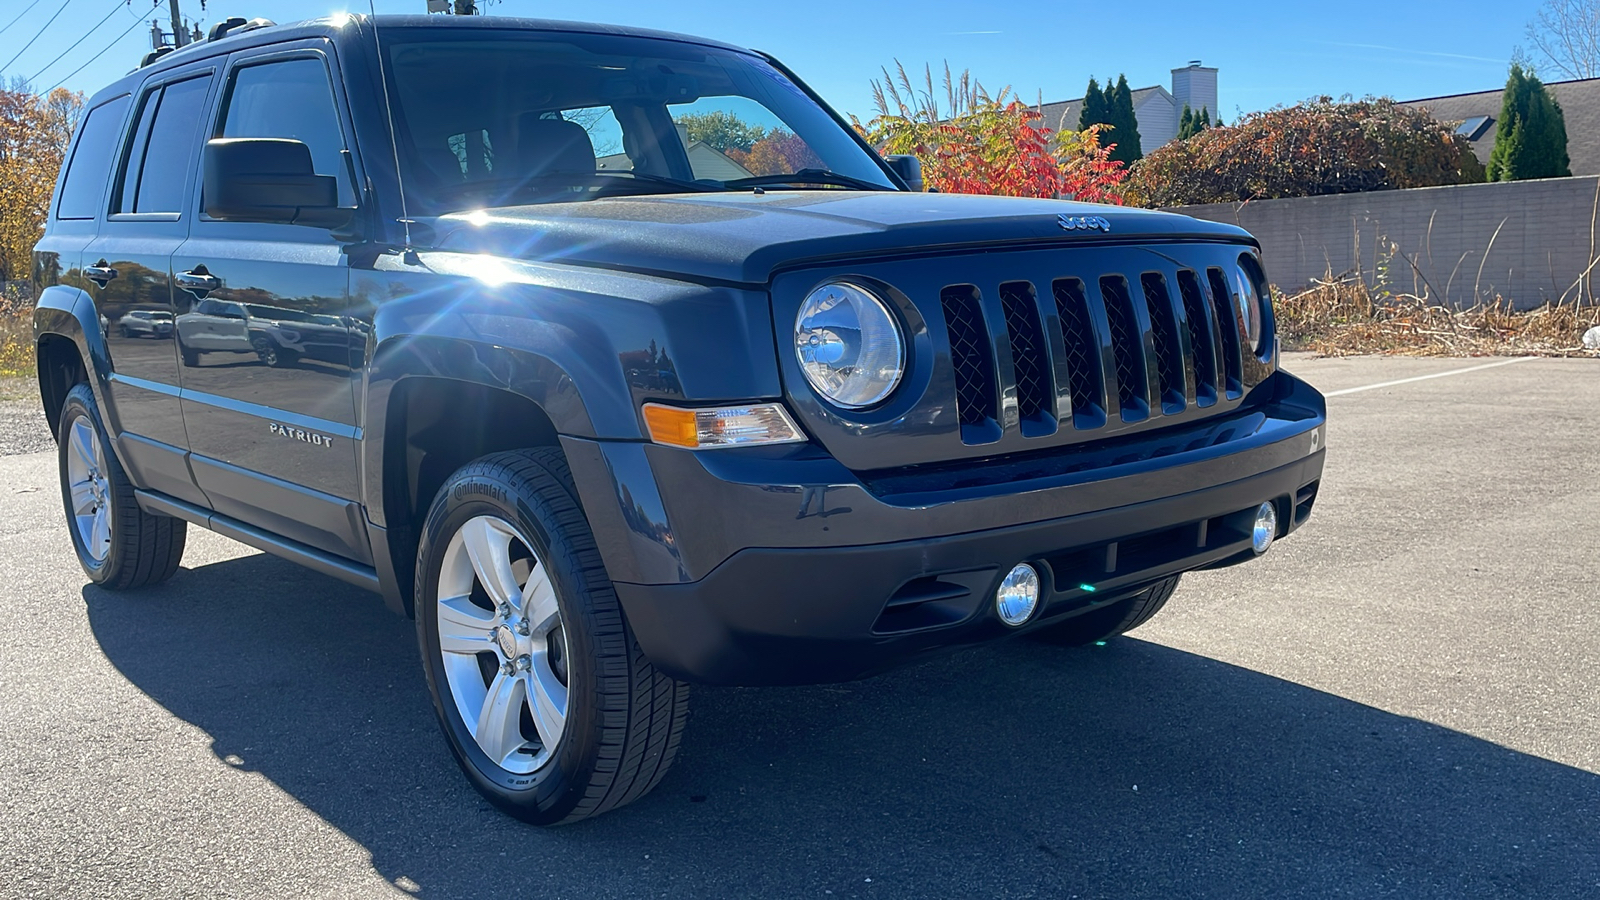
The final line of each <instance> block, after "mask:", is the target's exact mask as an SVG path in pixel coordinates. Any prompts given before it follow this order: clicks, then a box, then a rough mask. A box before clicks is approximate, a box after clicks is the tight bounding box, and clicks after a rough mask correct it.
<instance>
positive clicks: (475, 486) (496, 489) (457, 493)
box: [450, 481, 506, 503]
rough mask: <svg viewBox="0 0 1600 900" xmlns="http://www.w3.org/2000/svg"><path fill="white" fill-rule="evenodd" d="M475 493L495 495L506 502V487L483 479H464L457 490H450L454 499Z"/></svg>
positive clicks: (494, 496)
mask: <svg viewBox="0 0 1600 900" xmlns="http://www.w3.org/2000/svg"><path fill="white" fill-rule="evenodd" d="M473 494H477V495H480V496H484V497H493V498H494V499H495V500H498V501H499V502H501V503H504V502H506V490H505V488H503V487H501V486H500V485H498V484H492V483H486V482H482V481H464V482H462V483H460V484H458V485H456V488H455V490H454V491H451V492H450V498H451V499H452V500H461V499H463V498H465V497H469V496H471V495H473Z"/></svg>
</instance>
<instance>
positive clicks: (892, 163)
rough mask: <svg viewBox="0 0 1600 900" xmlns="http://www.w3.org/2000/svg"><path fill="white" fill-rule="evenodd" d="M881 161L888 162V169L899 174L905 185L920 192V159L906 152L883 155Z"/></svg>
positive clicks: (921, 186) (921, 185)
mask: <svg viewBox="0 0 1600 900" xmlns="http://www.w3.org/2000/svg"><path fill="white" fill-rule="evenodd" d="M883 161H884V162H886V163H888V164H889V171H891V172H893V173H894V174H896V175H898V176H900V180H901V181H903V182H905V184H906V187H908V188H910V189H911V190H913V191H916V192H917V193H919V194H920V193H922V190H923V184H922V160H920V159H917V158H916V157H915V156H912V155H910V154H908V153H896V154H893V155H890V156H885V157H884V158H883Z"/></svg>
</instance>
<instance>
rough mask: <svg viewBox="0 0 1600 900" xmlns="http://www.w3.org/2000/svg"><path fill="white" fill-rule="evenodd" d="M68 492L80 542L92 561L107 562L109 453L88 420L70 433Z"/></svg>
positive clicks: (83, 418)
mask: <svg viewBox="0 0 1600 900" xmlns="http://www.w3.org/2000/svg"><path fill="white" fill-rule="evenodd" d="M67 488H68V493H69V496H70V497H71V498H72V524H73V527H74V528H76V529H77V530H78V540H80V541H81V542H82V543H83V549H84V551H85V552H87V553H88V554H89V556H90V558H91V559H93V560H94V561H95V562H96V563H100V562H104V561H105V558H106V555H107V554H108V553H110V552H111V485H110V482H109V481H108V480H107V478H106V456H105V449H104V448H103V447H102V446H101V444H100V440H99V437H98V436H97V435H96V434H95V430H94V424H93V423H91V422H90V421H89V419H88V417H87V416H79V417H78V418H77V419H76V420H75V421H74V422H73V423H72V426H71V429H70V430H69V431H68V433H67Z"/></svg>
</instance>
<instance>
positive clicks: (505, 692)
mask: <svg viewBox="0 0 1600 900" xmlns="http://www.w3.org/2000/svg"><path fill="white" fill-rule="evenodd" d="M416 600H417V606H416V615H417V638H418V641H419V643H420V646H421V650H422V658H423V665H424V668H425V671H426V675H427V679H428V687H429V690H430V691H431V692H432V695H433V702H434V710H435V712H436V713H437V714H438V717H439V722H440V725H441V726H442V728H443V730H444V734H445V738H446V739H447V740H448V742H449V744H450V749H451V751H452V753H454V755H455V758H456V761H457V763H459V764H460V766H461V769H462V771H463V772H464V773H466V775H467V778H468V779H469V780H470V781H471V782H472V783H473V786H474V787H476V788H477V789H478V790H479V791H480V792H481V793H483V795H484V796H485V797H487V798H488V799H489V800H490V801H492V802H493V803H495V805H497V806H499V807H500V808H501V809H504V810H506V811H507V812H509V813H511V814H512V815H514V816H517V817H518V818H521V819H524V820H526V821H529V822H533V823H535V824H538V825H555V824H560V823H564V822H571V821H576V820H578V819H583V818H587V817H589V816H593V815H598V814H600V813H603V812H606V811H608V810H611V809H614V808H616V807H618V806H621V805H623V804H625V803H629V802H632V801H633V800H635V799H637V798H639V797H641V796H643V795H644V794H645V793H646V792H647V791H649V790H650V789H651V788H652V787H654V786H655V784H656V783H657V782H658V781H660V780H661V777H662V776H663V775H665V774H666V771H667V768H668V767H669V766H670V765H671V764H672V760H673V757H674V756H675V755H676V754H677V749H678V743H679V741H680V739H681V735H682V733H683V726H684V722H685V720H686V718H687V714H688V686H687V685H684V684H682V683H680V682H677V681H674V680H673V679H671V678H668V677H667V676H665V675H662V674H660V673H658V672H656V670H655V668H654V667H653V666H651V665H650V663H649V661H648V660H646V659H645V658H644V655H643V654H642V653H641V652H640V650H639V646H638V644H637V643H636V642H635V640H634V637H633V634H632V632H631V631H630V630H629V628H628V624H627V620H626V619H625V618H624V617H623V614H622V608H621V606H620V605H619V603H618V602H617V596H616V592H615V591H614V590H613V589H612V586H611V581H610V579H609V578H608V577H607V575H606V571H605V566H604V564H603V563H602V562H601V560H600V554H599V551H598V549H597V548H596V546H595V542H594V536H593V534H592V533H591V532H590V530H589V524H588V521H587V520H586V519H585V518H584V515H583V510H582V509H581V508H580V507H579V505H578V501H577V498H576V496H575V492H574V491H573V489H572V487H571V476H570V475H569V473H568V471H567V468H566V462H565V460H564V459H563V458H562V456H561V454H560V453H559V452H557V451H554V450H551V449H533V450H523V451H516V452H508V453H498V454H494V455H492V456H487V457H484V458H483V459H480V460H478V461H476V462H473V463H469V464H468V465H466V466H464V467H462V468H461V469H460V470H459V471H457V472H456V473H455V474H454V475H453V476H451V477H450V479H449V480H448V481H446V482H445V484H444V486H443V487H442V488H441V489H440V491H439V494H438V496H437V498H436V499H435V500H434V503H433V507H432V509H431V511H430V512H429V515H428V519H427V524H426V526H425V527H424V529H423V536H422V542H421V547H420V548H419V550H418V561H417V585H416Z"/></svg>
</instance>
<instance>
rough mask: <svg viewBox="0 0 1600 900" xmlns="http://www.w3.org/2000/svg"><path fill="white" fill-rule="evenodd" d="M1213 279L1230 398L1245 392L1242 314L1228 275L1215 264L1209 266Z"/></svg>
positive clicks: (1215, 305)
mask: <svg viewBox="0 0 1600 900" xmlns="http://www.w3.org/2000/svg"><path fill="white" fill-rule="evenodd" d="M1206 278H1207V280H1209V281H1210V282H1211V308H1212V309H1214V310H1216V313H1217V332H1218V333H1219V334H1220V335H1221V337H1222V368H1223V376H1224V379H1225V380H1224V382H1223V384H1224V386H1225V388H1226V390H1227V395H1228V399H1229V400H1232V399H1234V398H1236V397H1242V396H1244V373H1243V369H1244V358H1243V357H1242V356H1240V355H1239V354H1240V350H1239V332H1240V323H1239V317H1238V316H1237V315H1235V314H1234V311H1233V310H1234V303H1233V297H1232V295H1231V294H1230V292H1229V291H1228V279H1227V278H1226V277H1225V276H1224V275H1223V274H1222V270H1221V269H1218V268H1216V267H1214V266H1213V267H1212V268H1209V269H1206Z"/></svg>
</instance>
